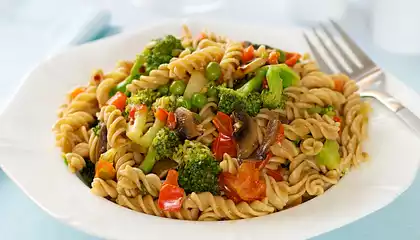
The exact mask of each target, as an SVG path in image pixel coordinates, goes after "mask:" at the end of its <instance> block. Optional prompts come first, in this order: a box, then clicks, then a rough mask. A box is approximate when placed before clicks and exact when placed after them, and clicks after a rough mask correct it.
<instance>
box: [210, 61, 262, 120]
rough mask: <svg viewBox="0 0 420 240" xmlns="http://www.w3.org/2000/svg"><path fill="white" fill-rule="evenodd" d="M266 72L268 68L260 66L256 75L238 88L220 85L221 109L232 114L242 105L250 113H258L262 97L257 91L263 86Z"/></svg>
mask: <svg viewBox="0 0 420 240" xmlns="http://www.w3.org/2000/svg"><path fill="white" fill-rule="evenodd" d="M266 72H267V68H260V69H259V70H257V72H256V74H255V76H254V77H253V78H252V79H250V80H249V81H248V82H247V83H245V84H244V85H243V86H242V87H241V88H239V89H238V90H233V89H231V88H226V87H223V86H219V87H218V91H219V111H221V112H224V113H226V114H231V113H232V112H233V110H234V109H235V108H236V107H238V106H242V107H243V108H245V109H246V111H247V112H248V114H249V115H251V116H255V115H257V114H258V112H259V111H260V108H261V98H260V96H259V93H258V92H256V91H258V90H259V89H260V88H261V85H262V81H263V79H264V77H265V75H266Z"/></svg>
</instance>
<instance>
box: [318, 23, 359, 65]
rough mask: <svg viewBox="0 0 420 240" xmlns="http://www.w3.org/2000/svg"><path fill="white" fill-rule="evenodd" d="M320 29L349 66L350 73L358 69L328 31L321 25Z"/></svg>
mask: <svg viewBox="0 0 420 240" xmlns="http://www.w3.org/2000/svg"><path fill="white" fill-rule="evenodd" d="M321 28H322V29H323V30H324V32H325V34H326V35H327V36H328V37H329V38H330V39H331V42H332V43H333V45H334V47H335V48H336V49H337V51H338V52H339V53H340V55H341V56H342V57H343V59H344V61H345V62H346V63H347V64H348V65H349V67H350V68H351V70H352V71H354V70H356V69H359V67H358V66H357V65H356V64H355V63H354V61H353V60H352V59H350V57H349V56H348V54H347V53H346V52H344V50H343V48H342V47H341V46H340V45H339V44H338V42H337V40H335V38H334V36H333V35H332V34H331V32H330V30H328V28H327V27H326V26H325V25H324V24H321Z"/></svg>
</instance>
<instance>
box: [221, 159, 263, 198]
mask: <svg viewBox="0 0 420 240" xmlns="http://www.w3.org/2000/svg"><path fill="white" fill-rule="evenodd" d="M219 181H220V185H221V187H222V190H223V191H224V192H225V194H226V193H228V194H226V195H227V197H229V198H230V197H232V198H231V199H232V200H233V201H238V199H237V198H238V197H239V198H240V199H241V200H242V201H246V202H252V201H255V200H262V199H263V198H264V197H265V196H266V192H265V190H266V185H265V182H264V180H261V179H260V171H259V169H258V168H257V167H256V163H255V162H244V163H242V164H241V166H240V167H239V169H238V173H237V174H236V175H233V174H230V173H226V172H225V173H222V174H221V176H220V179H219Z"/></svg>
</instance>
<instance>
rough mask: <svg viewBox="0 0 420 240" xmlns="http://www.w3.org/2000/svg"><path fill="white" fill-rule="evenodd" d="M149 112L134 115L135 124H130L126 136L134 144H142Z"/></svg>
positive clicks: (140, 111) (142, 111) (141, 111)
mask: <svg viewBox="0 0 420 240" xmlns="http://www.w3.org/2000/svg"><path fill="white" fill-rule="evenodd" d="M147 116H148V111H147V110H144V109H143V110H139V111H136V112H135V113H134V122H133V123H132V124H131V123H129V124H128V127H127V132H126V136H127V137H128V138H129V139H130V140H131V141H133V142H134V143H137V144H140V142H141V137H142V136H143V129H144V127H145V126H146V122H147Z"/></svg>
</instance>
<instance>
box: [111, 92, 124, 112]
mask: <svg viewBox="0 0 420 240" xmlns="http://www.w3.org/2000/svg"><path fill="white" fill-rule="evenodd" d="M126 101H127V96H126V95H125V94H124V93H122V92H117V93H116V94H115V95H114V96H112V97H111V98H110V99H109V100H108V101H107V105H114V106H115V107H117V108H118V109H119V110H121V111H124V108H125V103H126Z"/></svg>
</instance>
